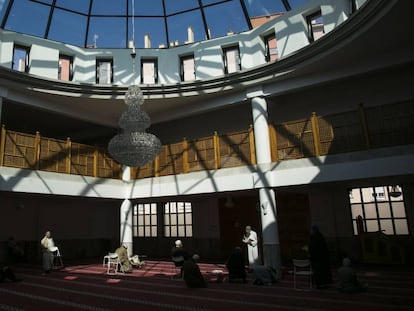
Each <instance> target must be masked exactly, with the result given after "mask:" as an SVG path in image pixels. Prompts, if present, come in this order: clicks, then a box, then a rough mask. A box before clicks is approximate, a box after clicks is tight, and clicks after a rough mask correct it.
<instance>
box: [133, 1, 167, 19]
mask: <svg viewBox="0 0 414 311" xmlns="http://www.w3.org/2000/svg"><path fill="white" fill-rule="evenodd" d="M128 11H129V12H128V13H129V15H132V14H131V12H132V5H129V8H128ZM138 15H146V16H157V15H158V16H163V15H164V10H163V8H162V0H151V1H148V0H135V16H138Z"/></svg>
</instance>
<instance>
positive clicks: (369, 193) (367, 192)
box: [361, 187, 375, 202]
mask: <svg viewBox="0 0 414 311" xmlns="http://www.w3.org/2000/svg"><path fill="white" fill-rule="evenodd" d="M361 190H362V200H363V202H374V200H375V198H374V196H373V193H374V189H373V188H372V187H370V188H362V189H361Z"/></svg>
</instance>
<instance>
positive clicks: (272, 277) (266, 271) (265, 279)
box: [253, 265, 277, 285]
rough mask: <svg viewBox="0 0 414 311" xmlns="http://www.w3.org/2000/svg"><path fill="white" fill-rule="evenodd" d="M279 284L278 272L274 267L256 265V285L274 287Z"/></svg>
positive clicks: (254, 281) (254, 282)
mask: <svg viewBox="0 0 414 311" xmlns="http://www.w3.org/2000/svg"><path fill="white" fill-rule="evenodd" d="M276 282H277V278H276V270H275V269H273V268H272V267H267V266H262V265H256V266H255V267H254V268H253V284H254V285H272V284H273V283H276Z"/></svg>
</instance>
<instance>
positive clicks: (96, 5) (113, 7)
mask: <svg viewBox="0 0 414 311" xmlns="http://www.w3.org/2000/svg"><path fill="white" fill-rule="evenodd" d="M126 1H127V0H116V1H114V0H93V3H92V12H91V14H92V15H126V6H127V2H126ZM118 35H119V33H118Z"/></svg>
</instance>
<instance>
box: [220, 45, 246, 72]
mask: <svg viewBox="0 0 414 311" xmlns="http://www.w3.org/2000/svg"><path fill="white" fill-rule="evenodd" d="M222 51H223V65H224V74H231V73H235V72H239V71H240V70H241V69H242V67H241V56H240V47H239V45H238V44H237V45H231V46H226V47H222ZM232 51H235V52H236V53H237V55H236V59H235V64H236V70H235V71H229V58H228V55H229V52H232Z"/></svg>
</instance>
